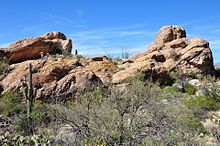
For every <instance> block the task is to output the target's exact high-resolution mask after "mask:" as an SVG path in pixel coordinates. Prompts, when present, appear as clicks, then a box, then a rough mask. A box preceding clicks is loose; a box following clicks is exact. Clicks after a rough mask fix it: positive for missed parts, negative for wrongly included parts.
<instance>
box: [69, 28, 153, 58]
mask: <svg viewBox="0 0 220 146" xmlns="http://www.w3.org/2000/svg"><path fill="white" fill-rule="evenodd" d="M154 35H155V32H153V31H149V30H148V29H147V28H145V27H140V26H131V27H117V28H103V29H95V30H85V31H79V32H76V33H74V34H71V35H70V37H71V38H72V40H73V44H74V46H75V47H74V48H75V49H78V50H79V52H81V54H82V55H86V56H94V55H110V54H111V55H113V56H115V57H118V56H120V55H121V52H122V48H125V49H127V50H128V52H129V54H131V55H132V54H134V53H138V52H140V51H143V50H144V49H146V48H147V46H148V45H149V43H147V41H149V42H151V39H152V38H153V36H154Z"/></svg>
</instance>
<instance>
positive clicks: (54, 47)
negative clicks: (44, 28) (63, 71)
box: [0, 32, 72, 64]
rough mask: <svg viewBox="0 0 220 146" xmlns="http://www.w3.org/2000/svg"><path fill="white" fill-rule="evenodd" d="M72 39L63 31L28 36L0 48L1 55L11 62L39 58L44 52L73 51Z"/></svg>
mask: <svg viewBox="0 0 220 146" xmlns="http://www.w3.org/2000/svg"><path fill="white" fill-rule="evenodd" d="M71 49H72V41H71V40H70V39H67V38H66V36H65V35H64V34H63V33H61V32H50V33H47V34H45V35H43V36H41V37H36V38H26V39H23V40H19V41H16V42H15V43H12V44H11V45H10V46H9V47H8V48H1V49H0V57H1V58H4V57H6V58H7V60H8V61H9V63H10V64H12V63H18V62H22V61H25V60H31V59H37V58H40V57H41V52H43V54H44V55H45V54H47V53H50V54H56V53H63V52H66V53H71Z"/></svg>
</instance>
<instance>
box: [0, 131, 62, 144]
mask: <svg viewBox="0 0 220 146" xmlns="http://www.w3.org/2000/svg"><path fill="white" fill-rule="evenodd" d="M59 144H62V143H61V142H59V141H58V140H57V139H56V138H55V137H53V136H51V135H49V134H48V133H41V134H39V135H33V136H21V135H17V136H12V135H10V134H9V133H5V134H4V135H3V136H1V137H0V145H3V146H28V145H35V146H50V145H59Z"/></svg>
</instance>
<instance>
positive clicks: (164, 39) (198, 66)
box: [0, 26, 215, 100]
mask: <svg viewBox="0 0 220 146" xmlns="http://www.w3.org/2000/svg"><path fill="white" fill-rule="evenodd" d="M71 47H72V45H71V40H67V39H66V37H65V35H64V34H62V33H48V34H46V35H43V36H41V37H37V38H29V39H24V40H21V41H17V42H16V43H14V44H12V45H10V46H9V47H8V48H6V49H1V50H0V55H1V57H7V58H8V59H9V60H10V63H15V62H21V63H17V64H12V65H11V66H10V68H11V71H10V72H9V73H7V74H4V75H2V76H1V77H0V84H1V86H2V87H1V88H2V89H3V92H6V91H15V90H17V91H20V88H21V82H22V81H23V80H25V77H26V76H27V73H28V72H27V67H28V63H30V62H31V63H32V64H33V70H34V72H33V84H34V86H35V87H36V88H37V89H38V90H37V97H38V98H41V99H45V100H46V99H48V98H49V97H50V98H55V97H58V98H59V99H64V98H68V97H72V96H77V95H78V94H80V93H83V92H86V91H88V90H94V88H95V87H96V86H97V85H100V86H102V85H104V84H119V83H122V82H123V81H124V80H125V79H126V78H128V77H130V76H135V75H136V73H138V72H140V71H141V72H143V73H145V75H146V77H149V78H152V79H153V80H155V81H158V82H160V83H162V84H164V83H169V82H170V81H171V77H170V72H172V71H174V70H177V71H178V70H179V71H181V72H182V73H184V74H186V75H190V76H195V77H196V76H198V75H203V74H214V73H215V69H214V65H213V58H212V53H211V50H210V48H209V43H208V42H207V41H205V40H203V39H200V38H193V39H188V38H186V31H185V30H184V28H182V27H180V26H165V27H162V28H161V30H160V31H159V33H158V34H157V36H156V38H155V40H154V42H153V43H152V44H151V45H150V46H149V48H148V49H147V50H146V51H144V52H142V53H139V54H137V55H134V56H132V57H130V58H128V59H123V60H122V61H116V60H113V61H112V60H110V59H108V58H107V57H105V56H100V57H94V58H85V57H82V58H78V57H76V56H73V57H71V58H50V59H38V60H29V59H34V58H39V57H40V52H44V53H57V51H58V52H59V51H62V50H61V48H62V49H65V51H66V52H69V53H70V52H71ZM57 49H58V50H57ZM25 60H28V61H25ZM22 61H24V62H22Z"/></svg>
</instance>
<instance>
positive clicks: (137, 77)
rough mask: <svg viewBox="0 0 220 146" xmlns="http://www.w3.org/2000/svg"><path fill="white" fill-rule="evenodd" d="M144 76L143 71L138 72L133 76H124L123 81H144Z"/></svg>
mask: <svg viewBox="0 0 220 146" xmlns="http://www.w3.org/2000/svg"><path fill="white" fill-rule="evenodd" d="M145 78H146V75H145V73H144V72H138V73H136V74H135V75H134V76H130V77H128V78H126V79H125V82H128V83H132V82H135V81H144V80H145Z"/></svg>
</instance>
